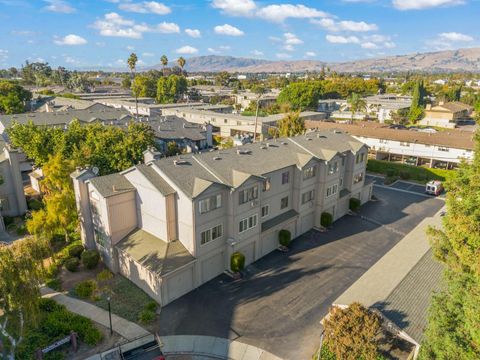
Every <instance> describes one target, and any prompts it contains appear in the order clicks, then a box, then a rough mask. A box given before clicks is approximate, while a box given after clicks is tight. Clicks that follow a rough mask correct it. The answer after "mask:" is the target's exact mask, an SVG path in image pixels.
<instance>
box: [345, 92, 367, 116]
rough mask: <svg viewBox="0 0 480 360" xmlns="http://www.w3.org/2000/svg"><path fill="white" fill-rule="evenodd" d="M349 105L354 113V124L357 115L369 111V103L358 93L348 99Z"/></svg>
mask: <svg viewBox="0 0 480 360" xmlns="http://www.w3.org/2000/svg"><path fill="white" fill-rule="evenodd" d="M347 103H348V104H349V105H350V112H351V113H352V122H353V118H354V117H355V114H356V113H357V112H360V111H367V103H366V101H365V100H363V99H362V97H361V96H360V95H359V94H357V93H352V94H351V95H350V96H349V97H348V99H347Z"/></svg>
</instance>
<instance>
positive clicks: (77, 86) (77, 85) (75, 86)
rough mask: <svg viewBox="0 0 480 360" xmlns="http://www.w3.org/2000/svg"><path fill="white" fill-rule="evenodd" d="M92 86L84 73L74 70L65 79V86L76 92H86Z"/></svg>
mask: <svg viewBox="0 0 480 360" xmlns="http://www.w3.org/2000/svg"><path fill="white" fill-rule="evenodd" d="M90 86H92V82H91V81H90V80H89V79H88V76H87V75H86V74H81V73H79V72H74V73H72V74H71V75H70V77H69V79H68V81H67V88H68V89H70V90H73V91H77V92H86V91H88V89H89V88H90Z"/></svg>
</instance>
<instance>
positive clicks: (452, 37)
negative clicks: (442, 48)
mask: <svg viewBox="0 0 480 360" xmlns="http://www.w3.org/2000/svg"><path fill="white" fill-rule="evenodd" d="M438 37H439V39H440V40H445V41H461V42H471V41H473V37H471V36H470V35H466V34H461V33H457V32H445V33H441V34H439V35H438Z"/></svg>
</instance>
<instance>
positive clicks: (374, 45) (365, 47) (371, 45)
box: [360, 41, 378, 49]
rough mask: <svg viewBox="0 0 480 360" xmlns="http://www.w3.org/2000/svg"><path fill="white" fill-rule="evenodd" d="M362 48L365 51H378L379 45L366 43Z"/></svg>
mask: <svg viewBox="0 0 480 360" xmlns="http://www.w3.org/2000/svg"><path fill="white" fill-rule="evenodd" d="M360 46H361V47H362V48H364V49H378V45H377V44H375V43H373V42H371V41H367V42H364V43H362V44H361V45H360Z"/></svg>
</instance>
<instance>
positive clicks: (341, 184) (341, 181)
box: [338, 178, 343, 187]
mask: <svg viewBox="0 0 480 360" xmlns="http://www.w3.org/2000/svg"><path fill="white" fill-rule="evenodd" d="M338 185H339V186H340V187H343V178H340V182H339V183H338Z"/></svg>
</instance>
